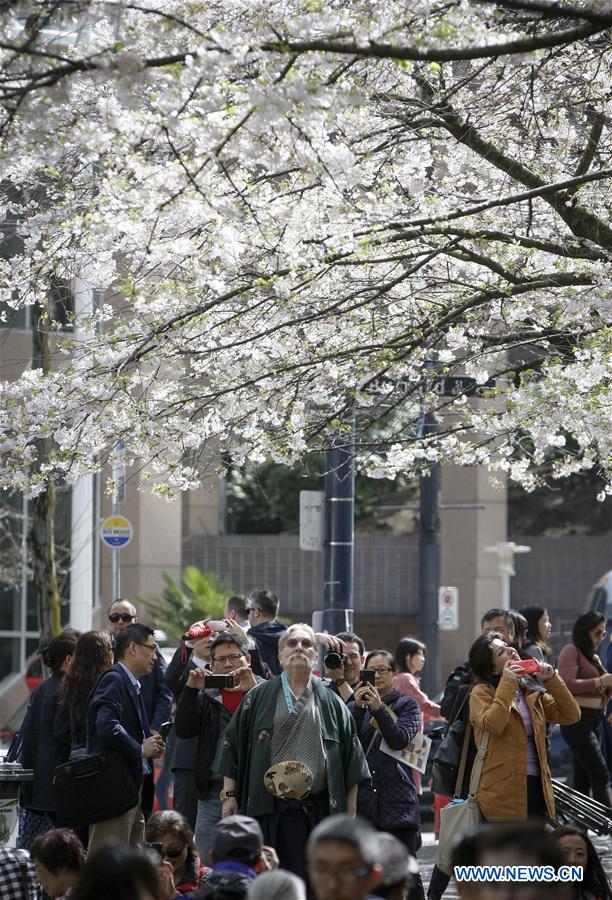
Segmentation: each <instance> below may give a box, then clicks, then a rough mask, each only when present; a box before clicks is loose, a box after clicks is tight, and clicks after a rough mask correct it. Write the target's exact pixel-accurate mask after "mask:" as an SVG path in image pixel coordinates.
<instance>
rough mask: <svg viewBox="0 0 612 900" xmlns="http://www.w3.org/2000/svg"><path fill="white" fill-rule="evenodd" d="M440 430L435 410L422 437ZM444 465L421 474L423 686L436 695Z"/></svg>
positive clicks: (420, 575)
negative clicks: (437, 428)
mask: <svg viewBox="0 0 612 900" xmlns="http://www.w3.org/2000/svg"><path fill="white" fill-rule="evenodd" d="M435 431H436V422H435V419H434V417H433V415H432V414H431V413H426V414H425V416H424V417H423V425H422V429H421V436H422V437H426V436H427V435H428V434H433V433H435ZM439 489H440V466H439V465H438V464H437V463H435V464H434V465H432V467H431V470H430V473H429V475H423V476H422V477H421V495H420V502H419V510H420V539H419V636H420V638H421V640H422V641H423V642H424V643H425V644H426V645H427V665H426V666H425V668H424V670H423V677H422V682H423V689H424V690H425V693H427V694H435V693H436V692H437V691H438V689H439V686H440V635H439V632H438V588H439V586H440V516H439V510H438V492H439Z"/></svg>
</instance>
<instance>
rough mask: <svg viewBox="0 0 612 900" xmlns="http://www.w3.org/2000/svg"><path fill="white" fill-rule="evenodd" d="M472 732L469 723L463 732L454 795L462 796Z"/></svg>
mask: <svg viewBox="0 0 612 900" xmlns="http://www.w3.org/2000/svg"><path fill="white" fill-rule="evenodd" d="M471 734H472V723H471V722H470V721H469V720H468V723H467V725H466V727H465V731H464V732H463V746H462V747H461V757H460V759H459V769H458V771H457V780H456V782H455V791H454V793H453V797H460V796H461V786H462V784H463V776H464V775H465V764H466V762H467V753H468V747H469V745H470V736H471Z"/></svg>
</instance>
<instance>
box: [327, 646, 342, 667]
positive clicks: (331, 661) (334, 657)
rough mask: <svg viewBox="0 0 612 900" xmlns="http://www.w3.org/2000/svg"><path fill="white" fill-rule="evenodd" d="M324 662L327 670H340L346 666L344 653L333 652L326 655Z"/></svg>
mask: <svg viewBox="0 0 612 900" xmlns="http://www.w3.org/2000/svg"><path fill="white" fill-rule="evenodd" d="M323 661H324V663H325V666H326V668H328V669H339V668H340V667H341V666H342V665H344V653H336V651H335V650H331V651H330V652H329V653H326V654H325V658H324V660H323Z"/></svg>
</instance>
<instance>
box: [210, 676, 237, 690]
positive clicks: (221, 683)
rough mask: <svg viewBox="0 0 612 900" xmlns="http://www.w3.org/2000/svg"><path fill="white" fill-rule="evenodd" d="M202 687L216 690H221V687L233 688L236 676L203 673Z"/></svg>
mask: <svg viewBox="0 0 612 900" xmlns="http://www.w3.org/2000/svg"><path fill="white" fill-rule="evenodd" d="M204 687H205V688H217V690H223V688H235V687H236V678H235V677H234V675H205V676H204Z"/></svg>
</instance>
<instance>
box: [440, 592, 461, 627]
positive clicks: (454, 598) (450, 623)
mask: <svg viewBox="0 0 612 900" xmlns="http://www.w3.org/2000/svg"><path fill="white" fill-rule="evenodd" d="M438 628H439V630H440V631H456V630H457V629H458V628H459V590H458V588H456V587H441V588H440V589H439V591H438Z"/></svg>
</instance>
